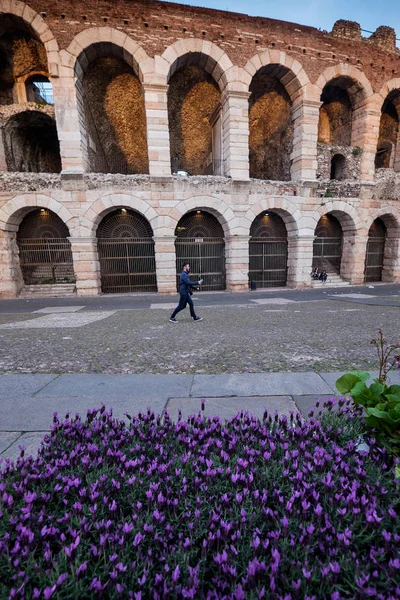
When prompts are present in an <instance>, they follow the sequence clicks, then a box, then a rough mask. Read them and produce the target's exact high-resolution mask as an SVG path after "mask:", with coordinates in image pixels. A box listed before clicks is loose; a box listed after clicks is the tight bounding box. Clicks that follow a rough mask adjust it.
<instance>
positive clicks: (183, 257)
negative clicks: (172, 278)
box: [175, 237, 226, 291]
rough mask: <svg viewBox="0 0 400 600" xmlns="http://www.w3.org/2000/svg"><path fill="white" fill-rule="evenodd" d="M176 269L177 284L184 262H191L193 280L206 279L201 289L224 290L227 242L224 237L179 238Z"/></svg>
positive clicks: (176, 243)
mask: <svg viewBox="0 0 400 600" xmlns="http://www.w3.org/2000/svg"><path fill="white" fill-rule="evenodd" d="M175 248H176V271H177V286H178V288H179V275H180V273H181V271H182V264H183V263H184V262H185V261H187V262H188V263H189V264H190V278H191V280H192V281H193V280H196V279H200V278H202V279H204V282H203V283H202V285H201V288H200V289H201V290H204V291H207V290H224V289H225V287H226V285H225V284H226V277H225V243H224V240H223V238H222V239H221V238H206V237H205V238H184V237H182V238H179V237H178V238H177V239H176V241H175Z"/></svg>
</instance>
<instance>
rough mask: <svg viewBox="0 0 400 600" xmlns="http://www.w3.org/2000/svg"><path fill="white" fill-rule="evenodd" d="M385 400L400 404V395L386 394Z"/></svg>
mask: <svg viewBox="0 0 400 600" xmlns="http://www.w3.org/2000/svg"><path fill="white" fill-rule="evenodd" d="M385 398H387V399H388V400H390V401H391V402H398V403H399V404H400V395H399V394H388V393H386V394H385Z"/></svg>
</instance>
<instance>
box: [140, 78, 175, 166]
mask: <svg viewBox="0 0 400 600" xmlns="http://www.w3.org/2000/svg"><path fill="white" fill-rule="evenodd" d="M143 92H144V105H145V110H146V126H147V148H148V153H149V173H150V175H153V176H156V177H157V176H158V177H165V176H168V175H171V151H170V147H169V127H168V96H167V92H168V86H167V85H152V84H144V85H143Z"/></svg>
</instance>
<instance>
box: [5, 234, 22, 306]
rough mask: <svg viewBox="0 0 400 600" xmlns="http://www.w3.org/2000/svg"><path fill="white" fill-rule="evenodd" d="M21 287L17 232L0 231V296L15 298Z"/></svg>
mask: <svg viewBox="0 0 400 600" xmlns="http://www.w3.org/2000/svg"><path fill="white" fill-rule="evenodd" d="M23 287H24V280H23V277H22V272H21V268H20V265H19V252H18V245H17V234H16V232H14V231H12V232H11V231H0V298H15V297H16V296H18V294H19V293H20V291H21V290H22V289H23Z"/></svg>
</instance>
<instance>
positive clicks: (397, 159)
mask: <svg viewBox="0 0 400 600" xmlns="http://www.w3.org/2000/svg"><path fill="white" fill-rule="evenodd" d="M399 108H400V107H399ZM392 152H393V155H394V156H393V169H394V171H395V172H396V173H398V172H399V171H400V129H399V131H398V133H397V140H396V145H395V146H394V147H393V151H392Z"/></svg>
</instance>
